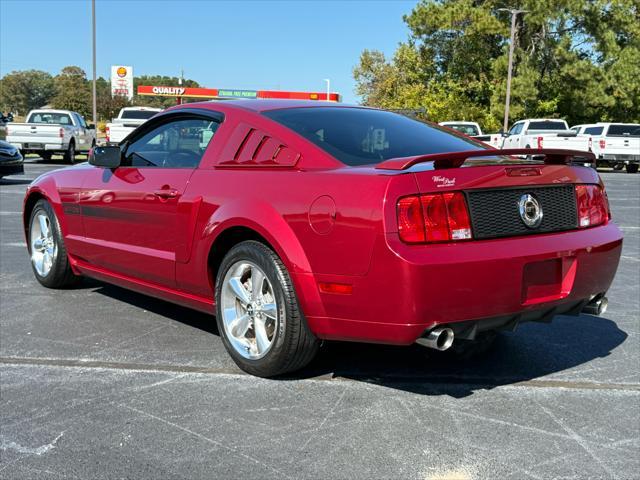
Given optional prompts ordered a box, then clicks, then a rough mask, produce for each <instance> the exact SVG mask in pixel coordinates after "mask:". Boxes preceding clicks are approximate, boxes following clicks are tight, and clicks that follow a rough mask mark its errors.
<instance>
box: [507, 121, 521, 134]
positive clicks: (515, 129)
mask: <svg viewBox="0 0 640 480" xmlns="http://www.w3.org/2000/svg"><path fill="white" fill-rule="evenodd" d="M522 125H524V124H523V123H516V124H515V125H514V126H513V127H511V130H509V135H518V134H519V133H520V132H521V131H522Z"/></svg>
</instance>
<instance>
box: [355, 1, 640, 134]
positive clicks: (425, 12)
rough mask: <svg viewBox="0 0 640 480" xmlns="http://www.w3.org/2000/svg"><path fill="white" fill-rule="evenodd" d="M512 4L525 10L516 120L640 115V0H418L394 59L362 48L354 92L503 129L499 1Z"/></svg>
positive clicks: (384, 103)
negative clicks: (405, 38) (514, 0)
mask: <svg viewBox="0 0 640 480" xmlns="http://www.w3.org/2000/svg"><path fill="white" fill-rule="evenodd" d="M508 7H517V8H520V9H523V10H527V13H526V14H525V15H524V16H522V15H521V16H519V17H518V23H517V26H518V30H517V36H516V41H515V58H514V59H515V61H514V72H513V73H514V76H513V81H512V94H511V109H510V117H511V120H512V121H514V120H517V119H519V118H523V117H535V116H550V117H562V118H566V119H567V121H569V123H571V124H576V123H585V122H593V121H602V120H615V121H638V120H640V82H639V81H638V78H640V21H639V18H640V3H639V2H638V0H520V1H516V2H515V5H514V4H513V3H508V2H506V1H505V0H485V1H476V0H437V1H435V0H421V1H420V2H419V3H418V4H417V6H416V7H415V8H414V9H413V10H412V11H411V13H409V14H408V15H406V16H405V17H404V20H405V22H406V23H407V25H408V27H409V38H408V40H407V42H405V43H402V44H400V46H399V47H398V50H397V51H396V53H395V55H394V56H393V58H392V59H390V60H387V59H385V58H384V56H383V55H382V54H381V53H380V52H375V51H369V50H365V51H364V52H363V53H362V55H361V57H360V62H359V64H358V65H357V66H356V67H355V68H354V78H355V80H356V93H358V94H359V95H361V96H362V99H363V102H364V103H365V104H367V105H374V106H380V107H387V108H389V107H392V108H417V107H425V108H426V109H427V112H428V118H429V119H430V120H434V121H441V120H453V119H459V120H463V119H464V120H476V121H478V122H479V123H480V124H481V125H483V126H484V128H485V130H492V129H496V128H499V126H500V125H501V124H502V117H503V115H504V99H505V91H506V77H507V56H508V45H509V43H508V42H509V30H510V20H511V18H510V14H509V13H508V12H504V11H501V10H500V9H501V8H508Z"/></svg>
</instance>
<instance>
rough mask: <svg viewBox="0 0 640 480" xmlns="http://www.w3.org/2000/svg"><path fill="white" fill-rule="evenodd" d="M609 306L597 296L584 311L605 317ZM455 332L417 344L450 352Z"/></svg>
mask: <svg viewBox="0 0 640 480" xmlns="http://www.w3.org/2000/svg"><path fill="white" fill-rule="evenodd" d="M608 306H609V299H608V298H607V297H605V296H604V295H600V296H597V297H596V298H594V299H593V300H591V301H590V302H589V303H588V304H586V305H585V306H584V307H583V309H582V311H583V312H584V313H588V314H590V315H603V314H604V313H605V312H606V311H607V307H608ZM454 337H455V335H454V333H453V330H452V329H450V328H448V327H437V328H434V329H433V330H431V331H430V332H429V333H428V334H427V335H426V336H424V337H420V338H419V339H417V340H416V343H418V344H420V345H422V346H425V347H427V348H433V349H435V350H440V351H444V350H448V349H449V348H450V347H451V345H453V340H454Z"/></svg>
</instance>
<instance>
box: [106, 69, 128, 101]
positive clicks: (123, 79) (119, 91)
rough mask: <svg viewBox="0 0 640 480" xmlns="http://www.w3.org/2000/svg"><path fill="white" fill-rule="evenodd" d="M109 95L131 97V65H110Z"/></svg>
mask: <svg viewBox="0 0 640 480" xmlns="http://www.w3.org/2000/svg"><path fill="white" fill-rule="evenodd" d="M111 96H112V97H115V96H121V97H127V98H128V99H129V100H131V99H132V98H133V67H131V66H126V65H112V66H111Z"/></svg>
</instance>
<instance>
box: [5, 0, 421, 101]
mask: <svg viewBox="0 0 640 480" xmlns="http://www.w3.org/2000/svg"><path fill="white" fill-rule="evenodd" d="M416 3H417V0H409V1H403V0H395V1H383V0H377V1H376V0H371V1H321V2H317V1H304V0H300V1H236V2H228V1H206V0H199V1H187V0H185V1H179V0H173V1H170V0H132V1H127V0H98V1H97V6H96V11H97V45H98V47H97V59H98V76H103V77H105V78H108V76H109V71H110V66H111V65H118V64H120V65H132V66H133V68H134V74H135V75H144V74H161V75H179V72H180V69H181V68H184V71H185V77H188V78H193V79H194V80H197V81H198V82H200V84H201V85H203V86H205V87H211V88H238V89H282V90H305V91H306V90H319V91H324V90H325V88H326V87H325V83H324V81H323V79H324V78H330V79H331V90H332V91H338V92H340V93H341V94H342V95H343V100H344V101H345V102H347V103H354V102H357V101H358V98H357V97H356V95H355V93H354V91H353V90H354V81H353V78H352V74H351V71H352V68H353V66H354V65H355V64H356V63H357V62H358V58H359V55H360V52H361V51H362V50H363V49H365V48H369V49H377V50H381V51H383V52H384V53H385V54H386V55H392V54H393V52H394V50H395V49H396V47H397V45H398V43H399V42H401V41H404V40H405V39H406V38H407V32H408V29H407V27H406V25H405V24H404V22H403V21H402V15H403V14H406V13H409V12H410V11H411V9H412V8H413V7H414V6H415V4H416ZM66 65H78V66H80V67H82V68H83V69H84V70H85V71H86V72H87V76H90V74H91V2H90V1H89V0H69V1H59V0H49V1H34V0H0V75H5V74H6V73H8V72H10V71H12V70H24V69H32V68H34V69H39V70H45V71H48V72H50V73H52V74H55V73H57V72H58V71H59V70H60V69H61V68H62V67H64V66H66Z"/></svg>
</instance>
